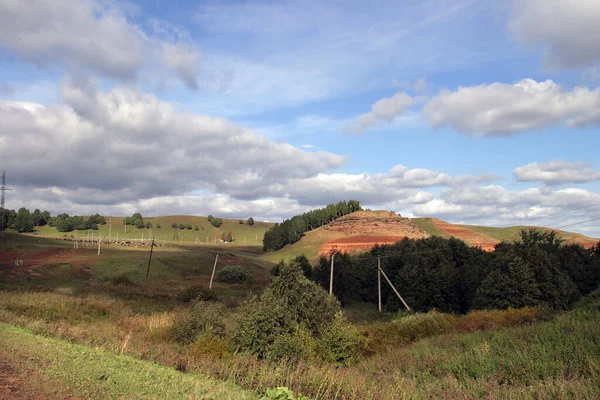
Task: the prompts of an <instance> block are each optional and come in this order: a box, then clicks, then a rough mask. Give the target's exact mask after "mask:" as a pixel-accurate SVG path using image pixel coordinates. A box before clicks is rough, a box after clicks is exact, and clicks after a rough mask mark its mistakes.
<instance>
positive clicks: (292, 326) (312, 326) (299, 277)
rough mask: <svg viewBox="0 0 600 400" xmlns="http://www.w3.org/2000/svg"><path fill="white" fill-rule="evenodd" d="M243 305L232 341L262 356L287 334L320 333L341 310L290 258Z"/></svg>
mask: <svg viewBox="0 0 600 400" xmlns="http://www.w3.org/2000/svg"><path fill="white" fill-rule="evenodd" d="M243 308H244V310H245V312H243V313H242V317H241V319H240V320H239V321H238V325H237V328H236V330H235V332H234V342H235V344H236V345H237V346H238V348H239V349H240V350H242V351H249V352H251V353H253V354H256V355H257V356H258V357H259V358H263V357H265V356H267V355H268V354H269V352H273V351H275V349H277V347H278V345H280V344H281V340H285V338H289V336H290V335H295V334H297V333H299V332H306V334H307V335H309V337H313V338H316V337H319V335H320V334H322V333H324V332H325V331H326V329H327V328H328V326H329V324H331V323H332V322H333V320H334V318H335V316H336V313H337V312H338V311H340V303H339V302H338V301H337V299H336V298H335V297H333V296H329V294H328V293H327V292H326V291H325V290H323V289H322V288H320V287H319V286H317V285H316V284H315V283H313V282H310V281H309V280H308V279H306V277H305V276H304V274H303V273H302V270H301V268H300V266H299V265H298V264H297V263H295V262H291V263H290V264H283V265H282V267H281V269H280V274H279V276H277V277H275V278H274V279H273V281H272V282H271V284H270V285H269V287H268V288H267V289H266V290H265V291H264V292H263V294H262V295H261V297H260V298H251V299H250V300H249V301H247V302H246V303H245V304H244V305H243ZM279 354H280V356H288V354H281V353H279Z"/></svg>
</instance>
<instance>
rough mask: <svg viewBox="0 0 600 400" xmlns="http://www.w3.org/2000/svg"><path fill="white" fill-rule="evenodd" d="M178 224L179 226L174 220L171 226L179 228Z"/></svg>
mask: <svg viewBox="0 0 600 400" xmlns="http://www.w3.org/2000/svg"><path fill="white" fill-rule="evenodd" d="M178 226H179V225H177V222H173V223H172V224H171V228H177V227H178Z"/></svg>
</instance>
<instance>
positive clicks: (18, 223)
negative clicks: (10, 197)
mask: <svg viewBox="0 0 600 400" xmlns="http://www.w3.org/2000/svg"><path fill="white" fill-rule="evenodd" d="M50 219H51V217H50V213H49V212H48V211H40V210H39V209H37V208H36V209H35V211H34V212H30V211H29V210H28V209H26V208H25V207H21V208H19V211H15V210H8V209H2V208H0V229H14V230H16V231H17V232H33V229H34V228H35V227H36V226H44V225H46V224H47V223H48V221H50Z"/></svg>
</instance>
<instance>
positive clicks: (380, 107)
mask: <svg viewBox="0 0 600 400" xmlns="http://www.w3.org/2000/svg"><path fill="white" fill-rule="evenodd" d="M411 104H413V98H412V97H411V96H409V95H408V94H406V93H404V92H399V93H396V94H395V95H393V96H392V97H388V98H383V99H381V100H379V101H377V102H376V103H375V104H373V106H371V111H370V112H368V113H366V114H363V115H361V116H358V117H356V118H355V119H353V120H352V121H350V122H349V123H347V124H346V125H344V127H343V128H342V129H343V131H344V132H346V133H363V132H365V131H366V130H367V129H369V128H372V127H374V126H376V125H378V124H383V123H390V122H392V121H394V119H395V118H396V117H397V116H399V115H401V114H402V113H403V112H404V111H405V110H406V109H407V108H408V107H409V106H410V105H411Z"/></svg>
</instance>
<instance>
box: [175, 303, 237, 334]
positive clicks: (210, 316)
mask: <svg viewBox="0 0 600 400" xmlns="http://www.w3.org/2000/svg"><path fill="white" fill-rule="evenodd" d="M222 315H223V306H222V305H220V304H217V303H212V302H204V301H194V302H193V303H192V307H191V309H190V312H189V313H188V314H187V315H185V316H183V317H180V318H179V319H177V320H176V321H175V322H174V323H173V326H172V327H171V338H172V339H173V340H174V341H176V342H178V343H183V344H190V343H193V342H194V341H195V340H196V339H197V338H198V335H200V333H202V332H206V331H210V332H211V334H213V335H216V336H219V337H223V336H224V335H225V325H224V324H223V320H222Z"/></svg>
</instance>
